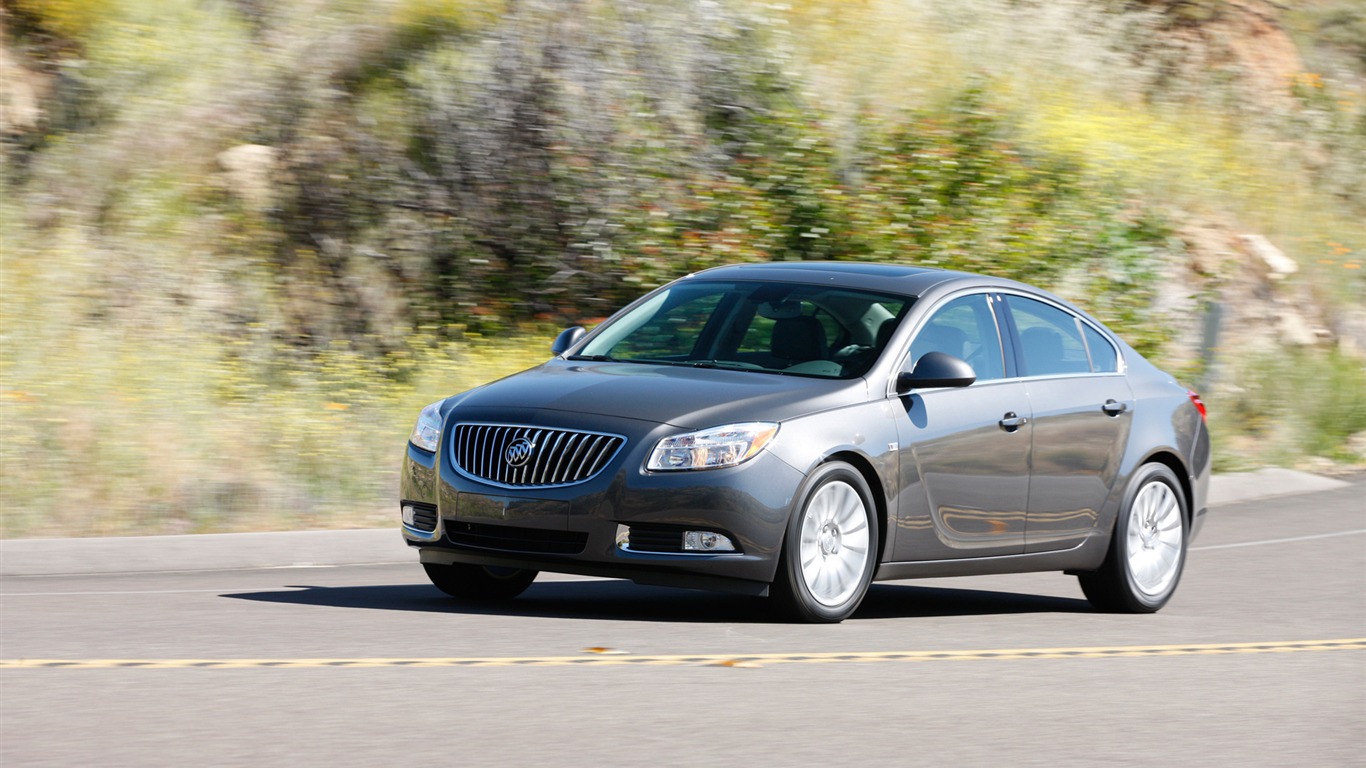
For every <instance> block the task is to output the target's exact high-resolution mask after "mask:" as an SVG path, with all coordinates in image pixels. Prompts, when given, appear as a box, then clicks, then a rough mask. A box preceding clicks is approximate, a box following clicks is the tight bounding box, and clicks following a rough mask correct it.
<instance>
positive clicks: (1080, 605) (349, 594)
mask: <svg viewBox="0 0 1366 768" xmlns="http://www.w3.org/2000/svg"><path fill="white" fill-rule="evenodd" d="M221 597H226V598H232V599H235V600H254V601H260V602H269V603H283V604H288V605H313V606H325V607H332V608H354V609H368V610H383V611H418V612H424V613H461V614H469V615H476V616H535V617H540V618H553V619H590V620H599V621H602V620H609V621H666V622H687V623H724V624H735V623H752V624H768V623H785V622H787V621H788V619H787V618H786V616H785V615H784V614H783V613H782V612H781V611H780V610H778V606H777V605H775V601H771V600H765V599H763V598H754V597H743V596H736V595H727V594H720V593H714V592H700V591H696V590H688V589H673V588H669V587H651V586H641V585H637V584H633V583H631V582H629V581H622V580H601V581H548V582H538V583H535V584H532V585H531V587H529V588H528V589H527V591H526V592H524V593H522V595H521V596H520V597H518V598H517V599H515V600H511V601H508V602H500V603H484V602H475V601H468V600H458V599H456V598H452V597H447V596H446V595H444V594H442V593H441V592H440V591H438V590H437V589H436V588H435V587H433V586H430V585H428V584H396V585H378V586H356V587H319V586H303V585H300V586H291V587H289V588H288V589H286V590H271V591H266V592H242V593H233V594H224V595H221ZM1092 610H1093V609H1092V608H1091V606H1090V604H1089V603H1088V602H1087V601H1085V600H1082V599H1078V598H1067V597H1055V596H1048V595H1029V594H1018V593H1014V592H992V591H985V590H974V589H952V588H944V587H919V586H910V585H902V584H874V585H873V586H872V588H871V589H869V591H868V596H867V597H866V598H864V601H863V605H861V606H859V610H858V612H857V613H855V614H854V616H853V618H852V619H851V620H853V621H858V620H867V619H898V618H920V617H935V616H990V615H1005V614H1016V613H1088V612H1091V611H1092Z"/></svg>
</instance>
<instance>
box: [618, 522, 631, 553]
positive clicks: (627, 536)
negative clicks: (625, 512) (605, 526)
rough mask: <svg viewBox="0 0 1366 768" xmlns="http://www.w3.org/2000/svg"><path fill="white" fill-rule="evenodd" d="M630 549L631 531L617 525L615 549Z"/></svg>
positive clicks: (619, 524)
mask: <svg viewBox="0 0 1366 768" xmlns="http://www.w3.org/2000/svg"><path fill="white" fill-rule="evenodd" d="M630 548H631V529H630V528H627V527H626V526H624V525H622V524H621V523H617V549H630Z"/></svg>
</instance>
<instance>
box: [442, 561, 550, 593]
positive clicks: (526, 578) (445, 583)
mask: <svg viewBox="0 0 1366 768" xmlns="http://www.w3.org/2000/svg"><path fill="white" fill-rule="evenodd" d="M422 567H423V569H424V570H426V571H427V578H429V579H431V580H432V584H434V585H436V588H437V589H439V590H441V591H442V592H445V593H446V594H448V595H450V596H451V597H458V598H460V599H462V600H480V601H496V600H511V599H512V598H514V597H516V596H518V595H520V594H522V593H523V592H525V591H526V588H527V587H529V586H531V582H533V581H535V580H536V574H537V572H536V571H526V570H521V569H518V568H499V567H496V566H485V565H469V564H467V563H455V564H454V565H434V564H432V563H423V564H422Z"/></svg>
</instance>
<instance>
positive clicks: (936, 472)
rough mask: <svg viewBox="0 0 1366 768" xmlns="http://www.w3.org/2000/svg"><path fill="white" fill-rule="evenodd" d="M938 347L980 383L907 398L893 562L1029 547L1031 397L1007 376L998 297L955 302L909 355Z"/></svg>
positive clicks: (920, 334)
mask: <svg viewBox="0 0 1366 768" xmlns="http://www.w3.org/2000/svg"><path fill="white" fill-rule="evenodd" d="M929 351H940V352H945V353H947V354H950V355H953V356H954V357H957V358H960V359H963V360H966V361H968V362H969V363H971V364H972V366H973V370H974V372H976V374H977V381H976V382H975V383H973V384H971V385H970V386H967V387H963V388H956V389H929V390H924V391H919V392H912V393H910V394H909V395H906V396H903V397H902V398H901V405H902V408H903V409H904V417H901V413H900V412H899V413H898V417H899V418H898V425H897V432H898V438H899V440H900V460H901V483H902V488H901V489H900V491H901V492H900V493H899V494H898V499H899V500H900V501H899V504H898V509H897V519H896V525H897V526H898V531H897V535H896V540H895V549H894V551H893V558H894V559H895V560H898V561H902V562H904V561H910V560H945V559H953V558H964V557H987V556H993V555H1009V554H1018V553H1020V552H1023V551H1024V536H1025V512H1026V508H1025V505H1026V502H1027V500H1028V497H1029V451H1030V434H1031V430H1032V428H1033V427H1032V424H1030V423H1029V422H1030V412H1029V399H1028V395H1027V394H1026V392H1025V389H1024V386H1023V385H1022V384H1021V383H1020V382H1019V381H1018V380H1015V379H1006V378H1005V374H1006V372H1007V369H1006V366H1005V364H1004V363H1005V361H1004V357H1003V355H1002V348H1001V343H1000V336H999V331H998V329H997V322H996V316H995V314H994V312H993V311H992V299H990V298H989V297H988V296H987V294H985V293H974V294H968V295H965V296H958V297H955V298H951V299H950V300H948V301H946V302H944V303H943V304H942V305H941V306H939V307H936V308H935V309H934V310H933V312H932V313H931V314H930V316H929V318H928V320H927V321H926V322H925V323H924V324H923V325H922V326H921V327H920V328H919V329H918V330H917V331H916V334H915V338H914V340H913V341H912V342H911V347H910V351H909V354H908V356H907V359H908V360H910V361H916V360H919V358H920V356H921V355H923V354H925V353H926V352H929Z"/></svg>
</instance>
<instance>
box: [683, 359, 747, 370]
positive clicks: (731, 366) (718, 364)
mask: <svg viewBox="0 0 1366 768" xmlns="http://www.w3.org/2000/svg"><path fill="white" fill-rule="evenodd" d="M687 365H691V366H692V367H694V368H725V369H727V370H732V371H761V370H763V368H762V367H761V366H757V365H754V364H753V363H742V362H739V361H737V360H689V361H688V362H687Z"/></svg>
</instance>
